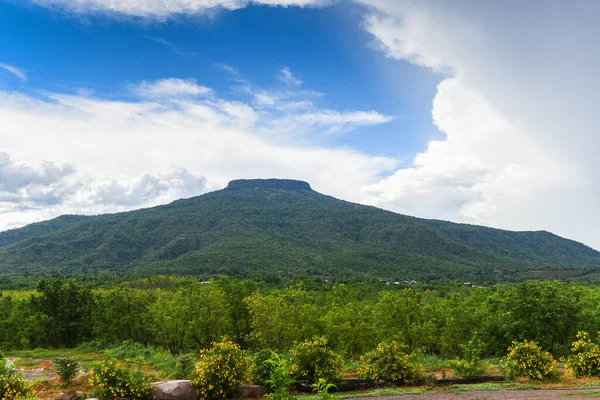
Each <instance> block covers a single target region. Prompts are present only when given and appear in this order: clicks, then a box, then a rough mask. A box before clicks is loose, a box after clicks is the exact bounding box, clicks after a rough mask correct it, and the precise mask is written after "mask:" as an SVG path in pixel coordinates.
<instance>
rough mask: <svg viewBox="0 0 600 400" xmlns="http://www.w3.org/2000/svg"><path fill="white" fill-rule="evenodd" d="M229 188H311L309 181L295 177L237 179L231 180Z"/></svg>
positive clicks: (302, 189)
mask: <svg viewBox="0 0 600 400" xmlns="http://www.w3.org/2000/svg"><path fill="white" fill-rule="evenodd" d="M227 189H228V190H248V189H285V190H296V191H305V190H311V188H310V185H309V184H308V182H304V181H297V180H293V179H236V180H234V181H231V182H229V185H227Z"/></svg>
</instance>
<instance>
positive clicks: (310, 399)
mask: <svg viewBox="0 0 600 400" xmlns="http://www.w3.org/2000/svg"><path fill="white" fill-rule="evenodd" d="M427 392H428V391H427V390H426V389H423V388H383V389H373V390H367V391H359V392H343V393H336V396H337V398H338V399H356V398H361V397H386V396H401V395H406V394H409V395H418V394H425V393H427ZM298 397H299V398H301V399H302V400H318V399H319V398H318V396H316V395H312V394H302V395H300V396H298Z"/></svg>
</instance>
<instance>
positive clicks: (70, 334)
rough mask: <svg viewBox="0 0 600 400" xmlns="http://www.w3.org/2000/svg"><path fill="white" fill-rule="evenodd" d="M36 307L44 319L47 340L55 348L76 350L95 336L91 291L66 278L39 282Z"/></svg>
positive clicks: (33, 299) (35, 298) (35, 301)
mask: <svg viewBox="0 0 600 400" xmlns="http://www.w3.org/2000/svg"><path fill="white" fill-rule="evenodd" d="M37 291H38V292H39V295H37V296H34V297H33V298H32V303H33V305H34V307H35V309H37V311H39V312H40V313H41V314H43V315H44V317H45V318H44V319H43V320H42V321H41V322H42V323H43V324H44V329H45V335H44V336H45V338H46V341H47V344H48V345H50V346H52V347H73V346H76V345H77V344H79V343H81V342H83V341H85V340H88V339H89V338H90V337H91V334H92V329H91V327H92V306H93V297H92V292H91V290H90V289H89V288H87V287H85V286H83V285H82V284H80V283H78V282H76V281H75V280H73V279H70V280H65V279H63V278H62V277H56V278H52V279H43V280H41V281H40V282H39V284H38V287H37Z"/></svg>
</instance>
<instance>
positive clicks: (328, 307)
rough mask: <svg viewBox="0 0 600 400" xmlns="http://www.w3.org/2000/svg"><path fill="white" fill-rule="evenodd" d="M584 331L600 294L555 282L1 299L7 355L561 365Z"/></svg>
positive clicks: (51, 283) (205, 288)
mask: <svg viewBox="0 0 600 400" xmlns="http://www.w3.org/2000/svg"><path fill="white" fill-rule="evenodd" d="M580 330H583V331H587V332H598V331H600V288H598V287H596V286H584V285H575V284H570V283H566V282H558V281H557V282H526V283H519V284H513V285H503V286H498V287H495V288H481V289H477V288H463V287H450V286H443V287H442V286H440V287H429V286H424V285H423V286H410V287H408V286H402V285H385V284H381V283H376V282H373V283H363V284H359V283H356V284H347V285H344V284H332V283H328V282H319V281H315V280H307V281H302V282H296V283H293V284H290V285H289V286H287V287H272V286H270V285H268V284H266V283H264V282H257V281H250V280H236V279H232V278H220V279H216V280H212V281H210V282H202V281H197V280H193V279H182V278H180V279H175V280H174V279H172V278H164V279H163V281H161V280H160V279H154V280H146V281H144V280H141V281H136V282H131V283H129V284H125V285H122V286H120V287H117V288H112V289H98V288H92V287H90V286H86V285H85V284H84V283H81V282H78V281H75V280H72V279H65V278H62V277H56V278H52V279H45V280H42V281H40V282H39V284H38V286H37V289H36V290H35V291H29V292H18V291H17V292H15V291H7V292H3V293H2V296H1V297H0V350H3V351H8V350H14V349H33V348H39V347H43V348H62V347H74V346H77V345H80V344H82V343H86V342H93V343H96V344H98V346H110V345H113V344H120V343H123V342H124V341H129V342H135V343H140V344H143V345H146V346H154V347H160V348H164V349H167V350H168V351H170V352H171V353H173V354H180V353H190V352H197V351H199V350H201V349H203V348H206V347H208V346H210V344H211V343H212V342H213V341H218V340H220V339H221V338H222V337H227V338H230V339H231V340H233V341H234V342H235V343H237V344H239V345H240V346H241V347H242V348H246V349H251V350H256V351H258V350H261V349H264V348H270V349H274V350H278V351H282V352H285V351H287V350H288V349H290V348H291V347H292V346H293V345H294V343H297V342H301V341H304V340H307V339H310V338H312V337H314V336H317V335H318V336H324V337H326V338H328V340H329V342H330V343H331V346H332V347H333V349H334V350H335V351H336V352H338V353H340V354H343V355H344V356H345V357H346V358H348V359H357V358H358V357H359V356H360V355H361V354H364V353H365V352H366V351H368V350H370V349H372V348H373V347H374V346H375V345H376V344H377V343H380V342H382V341H389V340H396V341H398V342H401V343H404V344H406V345H407V346H408V347H409V349H410V350H411V351H412V352H415V351H420V352H422V353H425V354H436V355H439V356H440V357H443V358H454V357H461V356H463V348H464V345H465V344H467V343H468V342H469V341H470V340H472V339H474V338H476V339H477V340H478V341H481V342H482V343H483V346H484V349H485V353H486V355H488V356H494V355H504V354H506V349H507V348H508V347H509V345H510V344H511V342H512V341H513V340H519V341H521V340H524V339H528V340H535V341H536V342H537V343H538V344H539V345H541V346H542V347H543V348H545V349H548V350H550V351H551V352H552V353H553V354H554V355H555V356H563V355H566V354H567V353H568V351H569V346H570V344H571V342H573V341H574V340H575V337H576V334H577V332H578V331H580Z"/></svg>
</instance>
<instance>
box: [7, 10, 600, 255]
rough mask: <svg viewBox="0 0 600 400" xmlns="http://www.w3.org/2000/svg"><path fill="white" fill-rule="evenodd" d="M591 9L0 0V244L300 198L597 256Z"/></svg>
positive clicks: (598, 56)
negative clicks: (240, 202)
mask: <svg viewBox="0 0 600 400" xmlns="http://www.w3.org/2000/svg"><path fill="white" fill-rule="evenodd" d="M598 15H600V3H598V2H590V1H584V0H575V1H569V2H567V1H558V0H550V1H543V0H533V1H529V2H521V1H516V0H508V1H503V2H497V1H493V0H482V1H469V0H457V1H453V2H447V1H442V0H437V1H436V0H424V1H409V0H406V1H405V0H353V1H350V0H347V1H344V0H339V1H335V0H255V1H249V0H223V1H215V0H172V1H171V2H169V6H168V7H167V6H166V5H165V2H164V1H161V0H143V1H142V0H121V1H119V2H115V1H111V0H78V1H76V2H73V1H70V0H21V1H14V0H0V121H2V124H0V138H1V141H0V230H4V229H9V228H13V227H18V226H22V225H24V224H27V223H31V222H35V221H40V220H44V219H49V218H52V217H55V216H58V215H61V214H67V213H78V214H97V213H105V212H117V211H125V210H130V209H135V208H140V207H147V206H152V205H157V204H164V203H167V202H170V201H172V200H175V199H177V198H180V197H190V196H195V195H199V194H203V193H206V192H207V191H211V190H215V189H219V188H223V187H225V186H226V184H227V182H228V181H230V180H234V179H240V178H241V179H246V178H288V179H299V180H304V181H307V182H309V183H310V184H311V186H312V187H313V189H315V190H317V191H319V192H321V193H325V194H329V195H332V196H335V197H338V198H342V199H345V200H349V201H354V202H359V203H363V204H370V205H374V206H377V207H381V208H384V209H388V210H392V211H396V212H400V213H404V214H409V215H414V216H418V217H423V218H436V219H443V220H449V221H454V222H465V223H471V224H480V225H487V226H493V227H497V228H503V229H511V230H547V231H551V232H553V233H556V234H558V235H560V236H564V237H567V238H570V239H575V240H578V241H581V242H583V243H585V244H587V245H590V246H592V247H594V248H596V249H600V235H599V234H598V233H597V229H595V228H596V225H597V224H598V222H599V221H600V210H599V208H598V206H597V203H598V198H600V158H599V157H597V155H596V152H597V149H598V148H599V147H600V137H599V133H598V128H597V121H596V120H597V111H596V108H597V104H600V98H599V97H600V78H599V77H598V74H597V73H596V71H595V70H596V66H597V65H598V64H599V62H600V53H599V52H598V51H597V49H598V48H600V43H599V42H600V39H599V38H600V25H599V24H597V19H598V18H597V17H598Z"/></svg>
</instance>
